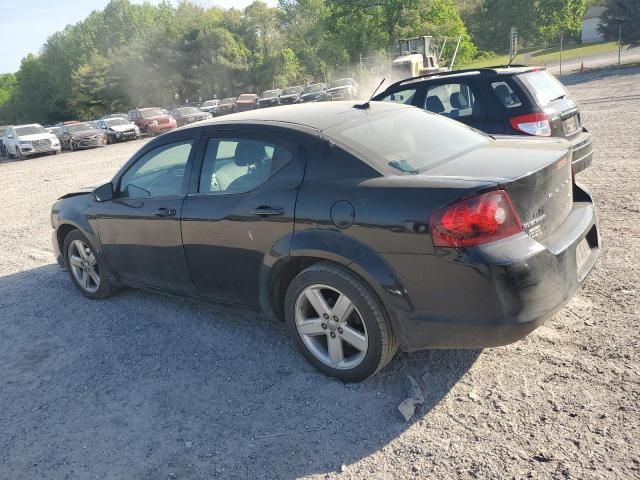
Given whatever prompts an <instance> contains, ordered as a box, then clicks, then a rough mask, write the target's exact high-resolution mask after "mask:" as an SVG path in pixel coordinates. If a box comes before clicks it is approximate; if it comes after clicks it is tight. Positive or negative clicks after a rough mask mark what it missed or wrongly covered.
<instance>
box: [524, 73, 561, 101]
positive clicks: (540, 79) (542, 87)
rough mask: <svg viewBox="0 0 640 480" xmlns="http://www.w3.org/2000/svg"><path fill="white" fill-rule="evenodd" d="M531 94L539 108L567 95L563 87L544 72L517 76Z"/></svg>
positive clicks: (554, 78)
mask: <svg viewBox="0 0 640 480" xmlns="http://www.w3.org/2000/svg"><path fill="white" fill-rule="evenodd" d="M518 78H519V79H520V80H522V81H523V82H524V84H525V85H526V86H527V87H528V88H529V90H530V91H531V93H533V95H534V96H535V97H536V100H538V103H539V104H540V106H543V107H544V106H546V105H548V104H549V103H551V102H552V101H553V100H556V99H558V98H562V97H564V96H565V95H567V91H566V90H565V88H564V86H563V85H562V84H561V83H560V82H559V81H558V80H557V79H556V77H554V76H553V75H551V74H550V73H549V72H547V71H546V70H538V71H537V72H529V73H524V74H522V75H518Z"/></svg>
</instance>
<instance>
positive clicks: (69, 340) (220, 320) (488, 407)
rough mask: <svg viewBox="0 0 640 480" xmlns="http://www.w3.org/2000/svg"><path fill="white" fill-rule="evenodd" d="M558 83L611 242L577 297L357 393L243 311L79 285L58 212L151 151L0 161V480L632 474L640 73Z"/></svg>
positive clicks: (638, 465) (404, 359) (397, 364)
mask: <svg viewBox="0 0 640 480" xmlns="http://www.w3.org/2000/svg"><path fill="white" fill-rule="evenodd" d="M565 81H566V82H567V83H569V84H571V86H570V89H571V91H572V92H573V94H574V95H575V97H576V98H577V99H578V100H579V101H581V103H582V112H583V116H584V121H585V124H586V125H587V126H588V127H589V129H590V131H591V132H592V133H593V136H594V144H595V154H596V157H595V162H594V165H593V166H592V168H590V169H589V170H587V171H586V172H584V173H583V174H581V175H580V180H581V181H582V182H583V183H584V184H585V185H587V186H588V187H589V188H590V189H591V191H592V193H593V194H594V196H595V198H596V202H597V206H598V210H599V214H600V219H601V233H602V238H603V245H604V248H603V251H602V255H601V258H600V261H599V263H598V265H597V267H596V269H595V270H594V271H593V273H592V274H591V276H590V277H589V279H588V281H587V282H586V283H585V285H584V287H583V288H582V290H581V291H580V292H579V294H578V295H577V296H576V297H575V298H574V299H573V300H572V301H571V303H570V304H569V306H568V307H567V308H565V309H563V310H562V311H561V312H560V313H558V314H557V315H556V316H555V317H554V318H553V319H552V320H551V321H549V322H548V323H547V324H546V325H545V326H544V327H541V328H540V329H538V330H536V331H535V332H534V333H532V334H531V335H530V336H529V337H527V338H526V339H524V340H523V341H521V342H519V343H517V344H514V345H511V346H507V347H501V348H494V349H487V350H484V351H431V352H419V353H415V354H411V355H407V354H401V355H398V357H397V358H396V359H394V361H393V362H391V364H390V365H389V366H388V367H387V368H386V369H385V370H384V371H383V372H381V373H380V374H378V375H377V376H375V377H374V378H372V379H370V380H369V381H367V382H364V383H362V384H358V385H343V384H341V383H339V382H337V381H333V380H330V379H328V378H326V377H324V376H322V375H321V374H319V373H317V372H316V371H315V370H314V369H313V368H311V367H310V366H309V365H307V363H306V362H305V361H304V360H303V359H302V357H301V356H300V355H299V354H298V353H297V352H296V351H295V350H294V347H293V345H292V343H291V342H289V340H288V339H287V338H286V336H285V332H284V328H283V326H282V325H280V324H277V323H274V322H270V321H267V320H265V319H264V318H263V317H261V316H260V315H259V314H257V313H254V312H252V311H246V310H242V309H237V308H228V307H217V306H208V305H201V304H198V303H193V302H190V301H184V300H175V299H172V298H167V297H163V296H158V295H154V294H149V293H144V292H140V291H135V290H128V291H124V292H122V293H121V294H119V295H117V296H116V297H114V298H112V299H109V300H107V301H102V302H97V301H91V300H87V299H85V298H84V297H82V296H81V295H80V294H79V293H78V292H76V290H75V288H74V287H73V286H72V284H71V281H70V280H69V278H68V277H67V275H66V273H63V272H61V271H60V270H59V269H58V268H57V266H56V265H54V263H53V258H52V255H51V247H50V233H51V228H50V226H49V218H48V215H49V209H50V206H51V204H52V202H53V201H54V200H55V198H56V197H57V196H59V195H61V194H63V193H64V192H67V191H69V190H71V189H74V188H76V187H79V186H83V185H87V184H94V183H97V182H98V181H99V180H101V179H103V178H106V177H109V176H110V175H111V174H112V173H114V172H115V171H116V169H117V168H118V167H119V166H120V165H121V164H122V163H123V162H124V161H125V160H126V159H127V157H128V156H129V155H130V154H131V153H132V152H133V151H134V150H135V149H136V148H138V147H139V146H140V142H135V143H130V144H126V145H115V146H109V147H107V148H104V149H101V150H93V151H87V152H75V153H67V154H64V155H62V156H58V157H42V158H34V159H30V160H26V161H21V162H6V163H0V186H1V190H0V191H1V192H2V202H1V203H0V213H1V214H2V215H1V218H2V221H1V222H0V239H1V249H0V477H1V478H7V479H9V478H10V479H19V478H33V479H40V478H100V479H108V478H127V479H133V478H143V479H165V478H177V479H183V478H197V479H200V478H211V477H218V478H230V479H234V478H237V479H240V478H243V479H245V478H252V479H253V478H269V479H271V478H293V477H307V478H345V479H349V478H372V479H375V478H380V479H382V478H409V477H419V478H593V479H602V478H634V477H635V478H640V452H639V445H640V411H639V410H640V407H639V404H640V395H639V393H640V385H639V383H640V382H639V373H638V372H639V367H640V365H639V361H638V355H637V353H638V350H639V348H640V342H639V338H640V334H639V329H638V313H639V312H638V286H637V285H638V280H639V278H638V276H639V273H638V268H637V266H638V263H639V259H640V256H639V253H640V216H639V215H640V197H639V194H638V186H639V183H638V179H637V174H638V171H639V166H640V165H639V159H640V144H639V140H638V138H639V137H638V133H637V128H638V124H639V123H640V117H639V114H638V111H640V100H639V99H638V98H639V97H638V94H640V69H638V68H635V69H623V70H620V71H609V72H596V73H593V74H589V75H588V76H581V77H567V78H566V79H565ZM605 97H606V98H609V100H607V101H602V99H603V98H605ZM407 375H411V376H413V377H414V378H415V379H416V380H417V381H418V383H419V385H420V387H421V388H422V391H423V393H424V396H425V403H424V405H422V406H420V407H418V410H417V412H416V415H415V416H414V417H413V419H412V420H411V421H410V422H405V421H404V419H403V418H402V417H401V416H400V414H399V413H398V411H397V405H398V404H399V403H400V402H401V401H402V400H403V399H404V398H405V397H406V395H407V394H408V393H409V391H410V384H409V382H408V379H407Z"/></svg>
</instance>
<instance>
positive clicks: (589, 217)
mask: <svg viewBox="0 0 640 480" xmlns="http://www.w3.org/2000/svg"><path fill="white" fill-rule="evenodd" d="M576 188H577V189H578V190H579V194H578V195H577V197H578V198H577V199H576V203H574V207H573V209H572V211H571V212H570V214H569V216H568V217H567V219H566V220H565V222H564V223H563V224H562V225H560V227H558V228H557V229H556V230H555V231H554V232H553V233H552V234H551V235H549V236H548V237H546V238H545V239H544V240H542V241H540V242H538V241H536V240H534V239H532V238H531V237H529V236H528V235H526V234H525V233H522V234H519V235H517V236H514V237H510V238H508V239H505V240H501V241H498V242H493V243H490V244H487V245H483V246H480V247H473V248H467V249H459V250H456V249H445V248H442V249H437V251H436V255H430V256H429V257H434V259H432V260H430V263H431V265H425V271H424V273H423V274H422V277H423V280H422V282H421V285H409V286H407V285H408V283H407V282H406V281H405V282H403V283H405V286H406V291H407V294H408V297H409V299H410V300H411V302H410V303H411V304H412V305H413V307H414V308H413V309H412V311H406V310H405V311H403V310H399V309H395V310H394V309H393V308H391V309H390V312H391V316H392V317H395V322H394V330H395V332H396V335H397V336H398V340H399V341H400V346H401V349H403V350H405V351H412V350H419V349H425V348H486V347H494V346H499V345H506V344H509V343H512V342H515V341H517V340H519V339H521V338H523V337H524V336H526V335H527V334H529V333H530V332H531V331H532V330H534V329H535V328H537V327H538V326H540V325H542V324H543V323H544V322H545V321H546V320H548V319H549V318H551V317H552V316H553V315H554V314H555V313H556V312H557V311H558V310H560V309H561V308H562V307H563V306H564V305H566V304H567V302H568V301H569V300H570V299H571V297H572V296H573V295H574V293H575V292H576V290H577V289H578V287H579V286H580V285H581V283H582V282H583V281H584V279H585V278H586V277H587V275H588V274H589V272H590V271H591V269H592V268H593V266H594V265H595V262H596V259H597V257H598V255H599V251H600V237H599V233H598V224H597V217H596V212H595V209H594V207H593V203H592V202H591V200H590V197H589V195H588V194H587V193H586V192H585V191H584V190H582V189H580V188H579V187H576ZM580 197H581V198H580ZM583 239H584V241H585V242H586V243H587V244H588V247H589V249H588V250H585V249H584V248H581V253H584V252H585V251H586V252H588V253H586V254H582V255H580V258H581V264H580V265H578V257H577V250H578V248H579V247H578V246H579V244H580V243H581V242H582V241H583ZM582 247H584V244H582ZM410 263H411V264H412V267H411V266H409V263H408V264H407V265H408V267H407V268H413V269H415V266H416V262H415V259H413V260H412V261H411V262H410ZM398 273H399V274H400V278H402V277H403V275H402V273H401V272H398ZM411 283H412V284H415V283H417V282H416V279H414V281H413V282H411ZM385 303H386V302H385Z"/></svg>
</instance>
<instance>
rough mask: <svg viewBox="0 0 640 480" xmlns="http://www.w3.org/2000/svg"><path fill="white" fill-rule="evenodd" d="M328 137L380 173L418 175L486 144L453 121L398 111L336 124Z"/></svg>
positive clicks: (484, 138)
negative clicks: (332, 137) (358, 155)
mask: <svg viewBox="0 0 640 480" xmlns="http://www.w3.org/2000/svg"><path fill="white" fill-rule="evenodd" d="M327 133H328V134H329V135H332V136H334V137H335V138H336V139H338V140H341V141H343V142H344V143H346V144H347V145H349V146H351V147H353V148H355V149H356V150H358V151H359V152H361V153H362V155H363V156H364V157H365V158H366V159H367V160H368V161H370V162H371V163H372V164H374V165H375V166H376V167H379V169H380V171H382V172H384V171H393V172H394V173H396V174H397V173H398V172H407V173H418V172H422V171H424V170H428V169H429V168H431V167H434V166H435V165H436V164H439V163H442V162H445V161H447V160H448V159H450V158H453V157H456V156H459V155H460V154H462V153H464V152H466V151H469V150H472V149H474V148H477V147H479V146H480V145H483V144H485V143H487V142H489V141H490V140H489V137H488V136H486V135H483V134H481V133H479V132H477V131H475V130H472V129H471V128H469V127H467V126H465V125H463V124H461V123H458V122H456V121H454V120H449V119H447V118H443V117H441V116H439V115H434V114H432V113H428V112H426V111H424V110H420V109H417V108H402V109H400V110H398V111H393V112H385V113H383V114H380V115H367V116H365V117H364V118H360V119H358V120H354V121H352V122H348V123H346V124H344V123H343V124H340V125H337V126H335V127H332V128H330V129H328V130H327Z"/></svg>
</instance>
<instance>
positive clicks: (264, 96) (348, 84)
mask: <svg viewBox="0 0 640 480" xmlns="http://www.w3.org/2000/svg"><path fill="white" fill-rule="evenodd" d="M358 89H359V85H358V82H356V81H355V80H354V79H353V78H341V79H338V80H334V81H332V82H331V83H329V84H326V83H314V84H312V85H308V86H306V87H303V86H300V85H298V86H294V87H287V88H284V89H279V88H275V89H273V90H265V91H264V92H262V93H261V94H260V95H258V94H255V93H243V94H242V95H240V96H239V97H237V98H234V97H228V98H223V99H222V100H217V99H216V100H207V101H206V102H204V103H203V104H202V105H201V106H200V111H202V112H204V113H209V114H211V115H212V116H219V115H226V114H229V113H236V112H244V111H247V110H253V109H256V108H267V107H275V106H277V105H289V104H292V103H305V102H323V101H328V100H353V99H356V98H358Z"/></svg>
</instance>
